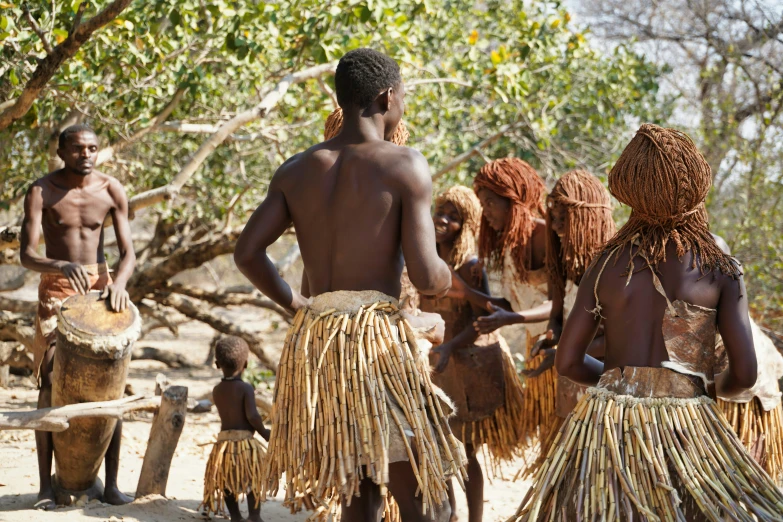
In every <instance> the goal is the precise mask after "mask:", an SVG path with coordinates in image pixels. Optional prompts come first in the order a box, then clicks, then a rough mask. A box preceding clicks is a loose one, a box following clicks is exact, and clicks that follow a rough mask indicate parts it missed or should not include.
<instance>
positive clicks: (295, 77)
mask: <svg viewBox="0 0 783 522" xmlns="http://www.w3.org/2000/svg"><path fill="white" fill-rule="evenodd" d="M336 68H337V62H331V63H327V64H323V65H317V66H315V67H310V68H308V69H304V70H302V71H297V72H294V73H291V74H288V75H287V76H286V77H285V78H283V79H282V80H280V82H278V83H277V85H275V86H274V87H273V88H272V90H271V91H270V92H269V93H268V94H267V95H266V96H264V99H263V100H261V103H259V104H258V105H256V106H255V107H253V108H252V109H248V110H246V111H244V112H240V113H239V114H237V115H236V116H234V117H233V118H231V119H230V120H228V121H227V122H225V123H224V124H222V125H221V126H220V128H219V129H218V130H217V132H215V133H214V134H213V135H212V136H210V137H209V139H207V141H205V142H204V143H203V144H202V145H201V147H199V149H198V150H197V151H196V153H195V154H194V155H193V156H192V157H191V158H190V161H188V163H187V164H186V165H185V166H184V167H182V169H181V170H180V171H179V173H178V174H177V175H176V176H175V177H174V180H173V181H172V182H171V184H172V185H173V186H174V187H175V188H176V189H177V190H179V189H181V188H182V186H183V185H185V183H186V182H187V181H188V180H189V179H190V177H191V176H193V174H195V172H196V171H197V170H198V168H199V167H200V166H201V164H202V163H204V161H205V160H206V159H207V157H208V156H209V155H210V154H212V152H213V151H214V150H215V149H216V148H217V147H218V146H220V145H221V144H222V143H223V142H224V141H226V139H227V138H228V137H229V136H230V135H231V134H233V133H234V131H235V130H237V129H238V128H240V127H242V126H243V125H246V124H248V123H250V122H251V121H255V120H258V119H261V118H265V117H266V115H267V114H269V112H270V111H271V110H272V109H274V108H275V106H276V105H277V104H278V103H279V102H280V100H282V99H283V96H284V95H285V93H286V92H288V89H289V88H290V87H291V86H292V85H294V84H297V83H302V82H304V81H307V80H309V79H312V78H318V77H319V76H323V75H324V74H334V71H335V69H336ZM0 128H2V127H0Z"/></svg>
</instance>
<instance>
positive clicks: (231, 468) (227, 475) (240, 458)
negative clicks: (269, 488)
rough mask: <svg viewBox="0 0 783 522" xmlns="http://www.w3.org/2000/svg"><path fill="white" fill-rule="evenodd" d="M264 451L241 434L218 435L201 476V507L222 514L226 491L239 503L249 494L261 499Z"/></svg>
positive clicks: (257, 443)
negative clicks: (202, 480)
mask: <svg viewBox="0 0 783 522" xmlns="http://www.w3.org/2000/svg"><path fill="white" fill-rule="evenodd" d="M265 459H266V449H264V446H263V444H262V443H261V442H260V441H259V440H258V439H255V438H253V433H252V432H250V431H244V430H226V431H221V432H220V434H218V440H217V442H215V445H214V446H212V452H211V453H210V454H209V460H208V461H207V470H206V472H205V473H204V500H203V501H202V502H201V505H202V506H203V507H204V508H205V509H206V510H207V513H210V512H212V513H222V512H223V504H224V501H225V493H226V491H228V492H229V493H231V494H232V495H233V496H234V498H236V499H237V502H239V500H240V497H241V496H242V495H244V494H246V493H248V492H250V493H252V494H253V496H255V499H256V505H258V502H259V501H260V499H261V485H262V478H263V475H262V472H263V463H264V460H265Z"/></svg>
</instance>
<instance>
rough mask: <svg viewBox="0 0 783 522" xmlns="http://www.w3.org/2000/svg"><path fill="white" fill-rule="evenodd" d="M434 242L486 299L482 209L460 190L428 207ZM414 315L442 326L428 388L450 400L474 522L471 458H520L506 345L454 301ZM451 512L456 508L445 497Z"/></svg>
mask: <svg viewBox="0 0 783 522" xmlns="http://www.w3.org/2000/svg"><path fill="white" fill-rule="evenodd" d="M432 220H433V222H434V224H435V239H436V241H437V243H438V255H439V256H440V257H441V259H443V260H444V261H446V262H447V263H448V264H449V266H450V267H451V269H452V270H454V271H455V272H457V273H458V274H459V275H460V276H461V277H462V279H463V280H465V281H469V282H470V284H471V285H472V286H474V287H476V288H478V289H479V290H481V291H482V292H484V293H489V287H488V283H487V277H486V274H485V273H484V271H483V270H482V269H481V267H480V265H479V260H478V258H477V257H476V250H477V248H476V239H477V236H478V228H479V223H480V220H481V203H479V201H478V198H477V197H476V195H475V194H474V193H473V191H472V190H470V189H469V188H467V187H461V186H456V187H452V188H450V189H449V190H447V191H446V192H444V193H443V194H441V195H440V196H439V197H438V198H437V199H436V200H435V214H434V215H433V217H432ZM421 309H422V310H424V311H425V312H435V313H439V314H440V315H441V317H443V320H444V321H445V323H446V324H445V335H444V341H445V342H444V343H443V344H441V345H440V346H438V347H437V348H435V349H434V350H432V351H431V352H430V354H431V362H432V364H433V366H434V367H435V374H434V375H433V376H432V382H433V383H435V385H437V386H439V387H440V388H441V389H442V390H443V391H444V392H446V394H447V395H448V396H449V397H450V398H451V399H452V400H453V401H454V403H455V405H456V407H457V412H456V415H455V416H454V417H452V418H451V419H450V424H451V429H452V431H453V432H454V434H455V435H456V436H457V437H458V438H459V439H460V440H461V441H462V443H463V444H464V445H465V453H466V454H467V457H468V467H467V470H468V480H467V482H466V484H465V487H466V496H467V501H468V513H469V514H468V520H469V522H480V521H481V520H482V516H483V509H484V477H483V476H482V472H481V466H480V465H479V462H478V458H477V457H476V452H477V450H478V449H480V447H481V445H482V444H486V445H487V452H488V454H489V457H490V459H491V464H492V465H493V467H495V468H497V466H498V464H499V461H500V460H507V459H512V458H514V457H515V456H517V455H519V452H518V450H521V447H520V444H521V443H524V440H523V437H522V404H523V402H522V396H523V395H522V383H521V382H520V381H519V378H518V377H517V374H516V369H515V367H514V362H513V360H512V359H511V354H510V353H509V350H508V346H507V345H506V343H505V341H504V340H503V338H502V337H500V335H498V334H497V333H492V334H487V335H479V333H478V332H477V331H476V330H475V329H474V328H473V321H474V320H475V318H476V317H479V316H482V315H486V313H487V312H486V310H484V309H483V308H479V307H476V306H475V305H473V306H471V304H470V303H469V302H467V301H465V300H461V299H455V298H449V297H445V298H441V299H428V298H427V297H426V296H422V297H421ZM449 501H450V502H451V510H452V513H456V506H455V501H454V496H453V493H452V491H451V490H450V491H449Z"/></svg>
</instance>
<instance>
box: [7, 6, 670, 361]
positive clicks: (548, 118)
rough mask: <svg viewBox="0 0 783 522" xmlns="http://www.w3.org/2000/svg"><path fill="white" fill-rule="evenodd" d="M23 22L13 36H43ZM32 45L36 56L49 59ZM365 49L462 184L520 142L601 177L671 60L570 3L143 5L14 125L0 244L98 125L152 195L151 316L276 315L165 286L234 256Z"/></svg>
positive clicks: (421, 140) (528, 150)
mask: <svg viewBox="0 0 783 522" xmlns="http://www.w3.org/2000/svg"><path fill="white" fill-rule="evenodd" d="M41 9H45V8H41ZM37 16H38V17H39V18H42V19H43V18H45V16H44V15H43V14H41V13H38V14H37ZM25 31H27V29H25V28H18V27H17V28H15V29H14V32H9V33H8V35H7V36H6V37H5V38H6V39H16V40H21V39H24V38H29V39H32V36H31V35H30V34H28V33H29V31H28V32H25ZM31 41H32V40H31ZM35 41H38V40H35ZM35 45H37V47H36V46H35ZM35 45H33V46H32V47H30V49H29V51H28V52H29V53H31V54H35V53H42V52H44V51H43V47H42V46H41V45H40V44H35ZM359 46H372V47H375V48H379V49H382V50H384V51H385V52H387V53H388V54H390V55H392V56H394V57H395V58H396V59H397V60H398V61H399V62H400V63H401V65H402V68H403V76H404V77H405V78H406V81H407V84H408V87H407V90H408V92H409V95H408V97H407V104H408V112H407V114H406V121H407V122H408V124H409V127H410V129H411V131H412V135H413V136H412V139H411V142H410V144H411V145H412V146H415V147H417V148H419V149H420V150H421V151H422V152H424V154H425V155H426V156H427V158H428V159H429V161H430V163H431V165H432V166H433V173H434V175H435V177H436V180H437V183H438V184H439V186H445V185H449V184H453V183H457V182H463V181H465V180H466V179H467V178H468V176H469V175H470V174H471V173H472V172H474V171H475V170H476V169H477V167H478V166H479V164H480V162H482V161H483V157H482V156H484V157H486V156H496V155H506V154H509V153H513V154H516V155H518V156H522V157H525V158H526V159H528V160H529V161H531V162H532V163H534V164H535V165H537V166H539V167H540V168H541V171H542V174H544V175H545V176H547V177H549V178H554V177H555V176H557V175H558V174H559V173H561V172H562V171H564V170H565V169H567V168H571V167H574V166H582V167H588V168H592V169H594V170H597V171H598V172H601V171H603V170H604V169H605V167H606V165H607V164H608V162H609V161H610V158H611V157H612V155H615V154H617V153H618V152H619V151H618V150H617V147H616V146H614V145H613V144H614V143H616V141H617V137H618V136H619V135H620V133H621V131H622V128H621V127H623V126H624V125H625V120H626V118H645V119H653V118H654V115H656V114H662V113H661V112H660V111H659V110H658V109H656V107H657V105H656V93H657V83H656V77H657V74H658V72H659V71H658V68H656V67H654V66H651V65H650V64H649V63H647V62H646V61H645V60H644V59H643V58H641V57H639V56H638V55H636V54H634V53H633V52H630V51H629V50H626V49H624V48H618V49H617V50H615V51H614V52H613V53H610V54H608V55H603V54H601V53H599V52H597V51H596V50H594V49H592V48H591V47H590V46H589V43H588V41H587V39H586V37H585V35H584V34H583V33H581V32H580V31H578V30H576V29H575V28H572V27H571V24H570V17H569V15H568V13H567V12H566V11H565V10H564V9H563V8H562V7H561V6H560V5H559V4H558V3H549V4H541V5H537V6H535V7H530V6H528V5H526V3H525V2H522V1H514V2H511V3H510V5H509V2H500V1H488V2H484V3H483V4H482V5H476V3H475V2H472V1H468V0H456V1H450V2H442V3H438V4H435V3H431V2H429V1H414V0H366V1H357V0H350V1H349V0H337V1H333V2H331V4H330V5H329V6H327V7H324V5H323V3H322V2H317V1H314V0H304V1H302V0H300V1H297V2H291V1H276V2H275V1H270V2H239V1H229V0H210V1H207V0H184V1H182V2H178V3H177V4H176V5H173V6H172V5H171V3H170V2H165V1H162V0H161V1H157V2H146V3H134V4H132V5H131V7H130V8H128V9H127V10H126V11H125V12H124V13H123V15H122V18H117V19H116V20H115V21H114V22H113V23H112V24H111V25H110V26H108V27H106V28H105V30H103V31H101V32H100V33H96V35H95V37H94V38H93V39H91V40H89V41H88V42H86V43H85V44H84V45H83V46H82V48H81V49H80V50H79V52H78V53H76V54H75V55H74V57H73V58H72V59H71V60H70V61H69V62H67V63H66V64H65V65H64V66H63V67H61V68H60V70H59V71H58V72H57V74H56V75H55V76H54V78H53V79H52V81H51V82H50V84H49V86H48V87H47V89H46V90H45V92H43V93H42V95H41V96H40V97H39V99H38V100H37V101H36V102H35V103H34V104H33V106H32V109H31V110H30V111H29V112H28V113H27V114H26V115H25V116H24V117H23V118H21V119H20V120H19V121H17V122H16V123H15V124H14V125H13V126H12V127H10V128H9V129H6V130H5V131H3V134H2V138H3V139H2V140H0V151H2V155H3V156H4V157H5V158H8V161H3V162H2V163H0V165H1V166H0V168H3V169H5V170H3V171H0V175H2V176H3V177H4V180H6V183H4V184H3V186H2V188H1V189H0V191H1V192H2V197H3V199H4V200H5V201H6V202H8V203H7V205H8V209H9V210H8V212H7V213H8V219H7V220H5V221H6V223H7V228H6V229H5V232H0V241H3V240H5V241H6V242H5V243H2V244H0V245H2V246H5V247H13V246H14V243H13V240H14V234H15V230H16V229H15V228H14V226H15V223H14V219H16V218H17V217H18V213H19V210H18V200H19V198H20V197H21V196H22V194H23V192H24V190H25V188H26V186H27V185H28V184H29V182H30V180H32V179H34V178H35V177H37V176H39V175H41V174H42V173H43V172H44V171H45V170H46V168H47V167H49V166H50V165H54V164H55V163H56V162H54V161H51V160H52V156H53V151H54V149H56V147H54V148H53V147H52V143H53V140H54V138H55V136H56V134H57V132H58V131H59V130H60V129H61V128H63V127H64V126H65V125H67V124H69V123H71V122H73V121H87V122H89V123H90V124H91V125H92V126H93V127H94V128H95V129H96V130H97V131H98V134H99V136H101V137H102V139H104V140H105V141H106V144H107V146H106V147H105V148H104V149H103V150H102V151H101V160H102V165H101V168H102V169H103V170H105V171H106V172H108V173H110V174H112V175H114V176H116V177H118V178H119V179H121V180H122V181H123V182H124V183H125V185H126V188H127V190H128V192H129V194H131V195H132V201H133V202H134V204H133V206H134V208H135V209H136V212H138V213H139V214H142V212H141V209H142V208H143V207H144V206H147V205H155V206H153V207H149V208H148V210H147V211H146V212H145V213H143V214H144V218H145V220H147V221H150V222H152V223H154V230H153V231H152V234H151V237H150V238H148V239H145V240H143V241H137V242H136V245H137V250H138V251H139V265H138V270H137V274H136V275H135V277H134V280H133V282H132V284H131V288H132V291H133V293H134V295H133V299H134V301H136V302H138V303H142V304H143V305H144V306H143V307H142V312H143V313H145V315H147V316H148V317H149V318H150V319H151V320H152V319H154V320H158V321H160V322H161V323H162V324H165V321H166V319H165V317H166V315H167V314H170V313H171V311H172V310H176V311H177V312H179V313H181V314H184V315H186V316H188V317H191V318H194V319H196V320H200V321H204V322H207V323H208V324H210V325H212V326H213V327H214V328H216V329H218V330H220V331H225V332H228V331H229V330H230V328H229V325H228V324H226V321H222V322H221V320H220V316H219V315H217V314H215V313H214V311H212V310H211V309H210V306H209V305H219V306H220V305H222V306H229V305H233V304H239V303H246V304H254V305H257V306H266V307H267V308H274V307H272V306H271V305H270V304H269V303H268V302H266V303H264V302H263V301H264V300H263V299H262V297H261V296H258V295H255V294H253V293H250V294H248V293H247V292H245V291H244V289H242V290H243V291H236V292H230V291H225V292H220V293H208V292H204V291H203V290H201V289H198V288H193V287H185V286H182V285H179V286H166V281H167V280H169V279H170V278H171V277H172V276H174V275H176V274H178V273H181V272H182V271H183V270H186V269H191V268H196V267H198V266H200V265H201V264H203V263H205V262H207V261H209V260H210V259H213V258H215V257H217V256H221V255H225V254H227V253H230V252H231V251H232V250H233V245H234V241H235V240H236V235H237V234H238V232H239V231H240V230H241V226H242V224H243V223H244V221H245V217H246V216H247V213H248V212H249V211H251V210H252V209H253V208H254V207H255V206H256V205H257V204H258V202H259V201H260V200H261V199H262V198H263V195H264V193H265V189H266V184H267V183H268V180H269V178H270V176H271V174H272V173H273V172H274V169H275V168H276V167H277V166H278V165H280V164H281V163H282V162H283V161H284V160H285V159H286V158H287V157H289V156H290V155H291V154H293V153H294V152H296V151H298V150H303V149H305V148H307V147H309V146H310V145H312V144H313V143H315V142H317V141H318V140H319V139H320V136H321V135H322V130H323V122H324V120H325V117H326V115H328V113H329V112H330V111H331V110H332V109H333V108H334V106H335V101H334V93H333V83H332V79H331V75H330V72H331V71H333V68H334V60H336V59H337V58H339V57H340V56H341V55H342V54H343V53H344V52H345V51H346V50H349V49H352V48H355V47H359ZM444 50H448V52H444ZM15 71H17V72H16V74H17V75H23V74H24V67H23V66H22V65H18V66H17V68H16V69H15ZM19 83H20V85H21V84H22V83H23V82H21V81H20V82H19ZM227 87H228V88H227ZM17 90H18V89H17ZM7 95H8V96H15V95H17V93H16V91H13V92H9V93H8V94H7ZM618 124H620V125H618ZM466 151H475V153H472V152H471V153H469V154H465V153H466ZM455 158H457V160H458V161H455ZM447 167H449V168H447ZM51 168H53V167H51ZM164 200H165V201H164ZM0 228H1V227H0ZM291 252H295V250H291ZM8 258H11V259H12V258H13V255H6V256H5V259H8ZM283 258H289V256H287V255H286V256H283ZM0 259H2V258H0ZM285 264H286V263H283V262H282V260H281V265H285ZM268 305H269V306H268ZM278 312H280V310H278ZM233 333H237V332H233ZM239 333H240V334H242V335H243V336H245V337H247V338H251V337H252V336H253V333H252V332H239ZM256 352H257V353H259V354H261V352H260V349H259V350H256ZM261 355H262V356H263V354H261Z"/></svg>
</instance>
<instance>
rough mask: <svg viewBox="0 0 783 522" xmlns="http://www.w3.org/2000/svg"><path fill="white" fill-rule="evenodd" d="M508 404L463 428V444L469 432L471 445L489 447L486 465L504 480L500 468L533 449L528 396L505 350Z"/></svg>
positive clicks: (505, 390)
mask: <svg viewBox="0 0 783 522" xmlns="http://www.w3.org/2000/svg"><path fill="white" fill-rule="evenodd" d="M501 357H502V364H503V377H504V391H503V395H504V401H503V404H502V405H501V406H499V407H498V408H497V409H496V410H495V411H494V413H492V415H490V416H488V417H485V418H484V419H481V420H477V421H473V422H471V423H470V424H469V428H468V427H467V426H465V425H463V438H462V441H463V442H466V441H467V440H466V436H467V435H468V431H469V434H470V443H471V444H473V447H474V448H476V449H478V448H480V447H481V445H483V444H486V448H485V451H484V456H485V459H486V462H485V464H486V465H487V469H489V470H490V471H491V472H492V474H493V475H494V476H500V464H501V462H503V461H510V460H513V459H515V458H517V457H520V456H522V454H523V453H524V450H525V449H526V448H527V447H528V446H529V443H528V441H527V439H526V436H525V430H524V424H525V399H524V397H525V393H524V388H523V386H522V382H521V381H520V379H519V375H518V374H517V369H516V366H515V365H514V360H513V359H512V358H511V354H510V353H509V352H508V350H502V354H501Z"/></svg>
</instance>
